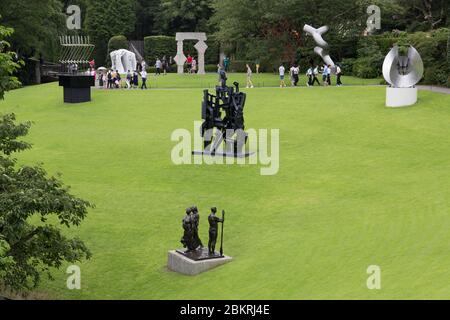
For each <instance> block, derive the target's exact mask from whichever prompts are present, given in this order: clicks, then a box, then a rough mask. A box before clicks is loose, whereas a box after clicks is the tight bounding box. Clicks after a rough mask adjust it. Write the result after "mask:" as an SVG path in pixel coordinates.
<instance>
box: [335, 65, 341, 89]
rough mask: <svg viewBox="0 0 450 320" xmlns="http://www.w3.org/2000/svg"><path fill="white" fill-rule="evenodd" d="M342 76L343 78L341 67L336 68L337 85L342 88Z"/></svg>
mask: <svg viewBox="0 0 450 320" xmlns="http://www.w3.org/2000/svg"><path fill="white" fill-rule="evenodd" d="M341 76H342V70H341V67H339V66H336V78H337V79H336V85H337V86H338V87H340V86H342V81H341Z"/></svg>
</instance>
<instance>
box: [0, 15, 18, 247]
mask: <svg viewBox="0 0 450 320" xmlns="http://www.w3.org/2000/svg"><path fill="white" fill-rule="evenodd" d="M0 19H1V16H0ZM13 32H14V30H13V29H12V28H6V27H4V26H1V25H0V99H3V98H4V93H5V91H8V90H11V89H14V88H17V87H18V86H19V85H20V82H19V81H18V79H17V77H14V76H13V74H14V73H15V72H16V71H17V70H18V69H19V67H20V64H21V62H20V61H17V62H16V61H15V60H17V59H16V55H15V53H14V52H11V51H9V48H10V44H9V42H7V41H6V40H5V39H6V38H8V37H10V36H11V35H12V34H13ZM0 240H1V239H0Z"/></svg>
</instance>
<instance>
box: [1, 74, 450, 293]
mask: <svg viewBox="0 0 450 320" xmlns="http://www.w3.org/2000/svg"><path fill="white" fill-rule="evenodd" d="M187 77H188V76H186V78H187ZM241 77H242V76H241ZM168 79H169V78H168ZM230 80H231V81H233V80H234V78H233V76H231V77H230ZM183 85H184V84H180V86H183ZM247 92H248V98H247V106H246V124H247V127H248V128H256V129H259V128H268V129H271V128H278V129H280V171H279V173H278V175H276V176H261V175H260V166H250V165H246V166H237V165H235V166H208V165H201V166H174V165H173V164H172V162H171V159H170V153H171V149H172V148H173V146H174V145H175V142H171V140H170V136H171V133H172V132H173V130H174V129H177V128H186V129H189V130H190V131H193V128H192V127H193V121H194V120H199V118H200V102H201V99H202V90H201V89H200V88H198V89H179V90H148V91H140V90H135V91H123V90H121V91H119V90H116V91H105V90H95V91H94V92H93V102H92V103H87V104H81V105H64V104H63V103H62V90H61V89H60V88H58V87H57V85H55V84H50V85H42V86H35V87H28V88H24V89H20V90H17V91H13V92H10V93H8V94H7V95H6V100H5V101H2V102H0V111H1V112H10V111H14V112H15V113H16V114H17V115H18V117H19V120H21V121H25V120H33V121H34V126H33V128H32V130H31V134H30V136H29V138H28V140H29V141H31V142H32V143H33V144H34V148H33V150H32V151H30V152H26V153H23V154H21V155H20V161H21V162H26V163H30V162H31V163H35V162H44V165H45V167H46V169H47V170H48V171H49V172H50V173H52V174H54V173H56V172H62V173H63V179H64V181H65V182H66V183H67V184H69V185H71V186H72V191H73V193H75V194H76V195H78V196H81V197H83V198H85V199H88V200H90V201H92V202H93V203H95V204H96V209H94V210H91V211H90V213H89V216H88V218H87V220H86V221H85V222H84V223H83V224H82V226H81V227H80V228H78V229H71V230H69V231H68V233H70V234H73V235H79V236H80V237H81V238H82V239H83V240H85V241H86V243H87V245H88V246H89V247H90V249H91V250H92V252H93V255H94V256H93V258H92V260H90V261H88V262H85V263H83V264H82V265H81V270H82V290H81V291H69V290H67V289H66V277H67V275H66V274H65V268H62V269H61V270H58V271H55V272H54V275H55V277H56V281H54V282H51V281H44V282H43V284H42V286H41V290H44V291H47V292H50V293H51V294H54V295H55V296H57V297H60V298H69V299H70V298H81V299H94V298H95V299H107V298H117V299H128V298H137V299H316V298H325V299H335V298H345V299H356V298H368V299H385V298H393V299H399V298H408V299H412V298H419V299H420V298H447V299H448V298H450V293H449V292H450V284H449V281H448V279H449V278H450V269H449V267H448V266H449V265H450V255H449V250H450V248H449V247H450V234H449V232H448V230H449V228H450V161H449V159H450V148H449V136H450V126H449V122H448V119H449V117H450V108H449V106H450V96H448V95H444V94H438V93H430V92H420V93H419V94H420V101H419V104H418V105H416V106H414V107H410V108H403V109H388V108H385V107H384V96H385V89H384V88H383V87H347V88H346V87H343V88H336V87H333V88H300V89H289V88H288V89H280V88H264V89H253V90H248V91H247ZM192 204H196V205H198V206H199V208H200V213H201V230H200V231H201V236H202V238H203V241H204V242H206V241H207V222H206V216H207V212H208V209H209V208H210V207H211V206H217V207H218V208H219V209H222V208H224V209H226V210H227V217H228V220H227V223H226V226H225V253H226V254H228V255H231V256H233V257H234V259H235V260H234V261H233V262H232V263H230V264H227V265H225V266H223V267H220V268H218V269H215V270H213V271H210V272H208V273H205V274H201V275H199V276H196V277H186V276H182V275H178V274H176V273H173V272H169V271H168V270H166V267H165V265H166V262H167V261H166V260H167V251H168V250H170V249H174V248H179V247H180V243H179V240H180V238H181V235H182V229H181V219H182V217H183V213H184V209H185V207H187V206H190V205H192ZM369 265H378V266H380V267H381V271H382V290H379V291H370V290H368V289H367V287H366V279H367V277H368V275H367V274H366V269H367V267H368V266H369Z"/></svg>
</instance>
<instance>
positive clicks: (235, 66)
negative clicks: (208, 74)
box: [228, 60, 255, 72]
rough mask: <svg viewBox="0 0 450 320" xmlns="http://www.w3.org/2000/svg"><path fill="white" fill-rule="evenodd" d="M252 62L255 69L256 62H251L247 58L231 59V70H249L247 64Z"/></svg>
mask: <svg viewBox="0 0 450 320" xmlns="http://www.w3.org/2000/svg"><path fill="white" fill-rule="evenodd" d="M247 63H248V64H250V66H251V67H252V69H253V70H255V65H254V63H250V62H249V61H245V60H231V61H230V67H229V70H228V71H229V72H247V67H246V64H247Z"/></svg>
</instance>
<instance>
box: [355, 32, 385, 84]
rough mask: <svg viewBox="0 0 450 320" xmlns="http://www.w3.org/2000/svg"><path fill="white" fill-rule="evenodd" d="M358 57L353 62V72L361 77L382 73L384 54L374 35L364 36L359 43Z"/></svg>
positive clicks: (372, 76) (376, 75)
mask: <svg viewBox="0 0 450 320" xmlns="http://www.w3.org/2000/svg"><path fill="white" fill-rule="evenodd" d="M358 47H359V48H358V58H357V59H356V60H355V62H354V64H353V74H354V75H355V76H357V77H360V78H366V79H367V78H376V77H378V76H380V75H381V71H382V65H383V61H384V55H383V54H382V53H381V51H380V47H379V46H378V44H377V42H376V40H375V39H374V38H373V37H365V38H362V39H361V40H360V42H359V44H358Z"/></svg>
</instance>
